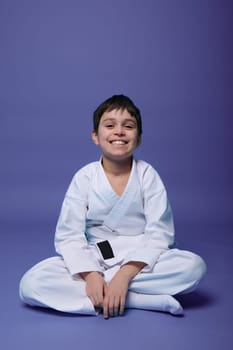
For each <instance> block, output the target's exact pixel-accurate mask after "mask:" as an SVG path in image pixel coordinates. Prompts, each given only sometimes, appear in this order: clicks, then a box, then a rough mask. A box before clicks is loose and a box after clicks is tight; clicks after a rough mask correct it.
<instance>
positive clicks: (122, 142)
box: [110, 140, 127, 145]
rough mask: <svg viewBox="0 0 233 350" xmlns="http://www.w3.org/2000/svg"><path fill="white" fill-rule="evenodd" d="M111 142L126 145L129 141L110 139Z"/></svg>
mask: <svg viewBox="0 0 233 350" xmlns="http://www.w3.org/2000/svg"><path fill="white" fill-rule="evenodd" d="M110 143H112V144H115V145H125V144H126V143H127V141H122V140H114V141H110Z"/></svg>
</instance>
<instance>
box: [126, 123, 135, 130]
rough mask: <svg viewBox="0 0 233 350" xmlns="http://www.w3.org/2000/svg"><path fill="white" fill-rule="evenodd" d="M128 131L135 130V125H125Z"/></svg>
mask: <svg viewBox="0 0 233 350" xmlns="http://www.w3.org/2000/svg"><path fill="white" fill-rule="evenodd" d="M125 127H126V129H134V128H135V126H134V125H131V124H127V125H125Z"/></svg>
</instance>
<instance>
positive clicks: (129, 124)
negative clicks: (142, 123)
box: [92, 109, 141, 161]
mask: <svg viewBox="0 0 233 350" xmlns="http://www.w3.org/2000/svg"><path fill="white" fill-rule="evenodd" d="M92 139H93V141H94V143H95V144H96V145H99V146H100V148H101V150H102V155H103V157H105V158H108V159H111V160H116V161H117V160H127V158H131V156H132V154H133V152H134V150H135V148H136V147H137V146H138V145H139V144H140V142H141V138H140V136H139V135H138V128H137V122H136V119H135V118H134V117H133V116H131V114H129V112H128V111H127V110H126V109H124V110H121V109H119V110H116V109H114V110H112V111H110V112H105V113H104V114H103V115H102V117H101V119H100V123H99V128H98V133H96V132H94V131H93V133H92Z"/></svg>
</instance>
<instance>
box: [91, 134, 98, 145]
mask: <svg viewBox="0 0 233 350" xmlns="http://www.w3.org/2000/svg"><path fill="white" fill-rule="evenodd" d="M91 137H92V141H93V142H94V144H95V145H97V146H98V145H99V138H98V135H97V134H96V132H95V131H92V134H91Z"/></svg>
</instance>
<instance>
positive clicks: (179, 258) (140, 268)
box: [20, 95, 206, 318]
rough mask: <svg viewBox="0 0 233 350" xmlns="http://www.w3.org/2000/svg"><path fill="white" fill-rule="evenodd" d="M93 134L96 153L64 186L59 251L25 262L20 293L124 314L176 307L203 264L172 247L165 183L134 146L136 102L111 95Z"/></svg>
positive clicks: (73, 308) (69, 307)
mask: <svg viewBox="0 0 233 350" xmlns="http://www.w3.org/2000/svg"><path fill="white" fill-rule="evenodd" d="M93 122H94V130H93V132H92V139H93V141H94V143H95V144H96V145H98V146H99V147H100V148H101V151H102V157H101V160H100V161H98V162H93V163H90V164H88V165H86V166H85V167H83V168H82V169H80V170H79V171H78V172H77V173H76V174H75V176H74V177H73V180H72V182H71V184H70V186H69V188H68V191H67V193H66V196H65V199H64V202H63V205H62V210H61V213H60V216H59V220H58V223H57V228H56V233H55V248H56V251H57V253H58V254H59V256H57V257H52V258H49V259H46V260H44V261H42V262H40V263H39V264H37V265H35V266H34V267H33V268H32V269H30V270H29V271H28V272H27V273H26V274H25V275H24V276H23V278H22V280H21V282H20V296H21V299H22V300H23V301H24V302H25V303H27V304H30V305H33V306H43V307H50V308H54V309H56V310H60V311H65V312H72V313H80V314H97V313H98V312H99V311H100V310H102V311H103V316H104V317H105V318H108V317H110V316H118V315H122V314H123V312H124V309H125V307H128V308H141V309H148V310H158V311H165V312H170V313H171V314H182V312H183V310H182V307H181V305H180V304H179V303H178V301H177V300H176V299H175V298H174V297H172V295H175V294H178V293H184V292H190V291H193V290H194V289H195V288H196V286H197V284H198V283H199V281H200V280H201V278H202V277H203V275H204V273H205V271H206V266H205V263H204V261H203V260H202V259H201V258H200V257H199V256H197V255H195V254H193V253H191V252H188V251H181V250H178V249H175V248H174V247H173V246H174V226H173V218H172V212H171V208H170V205H169V202H168V199H167V194H166V190H165V188H164V185H163V183H162V181H161V179H160V177H159V175H158V173H157V172H156V171H155V170H154V169H153V168H152V166H150V165H149V164H148V163H146V162H144V161H136V160H135V159H134V157H133V153H134V150H135V149H136V148H137V147H138V146H139V145H140V143H141V134H142V124H141V115H140V111H139V109H138V108H137V107H136V106H135V105H134V103H133V102H132V101H131V100H130V99H129V98H128V97H126V96H124V95H114V96H112V97H111V98H109V99H107V100H106V101H104V102H103V103H102V104H101V105H100V106H99V107H98V108H97V109H96V111H95V112H94V118H93Z"/></svg>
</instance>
